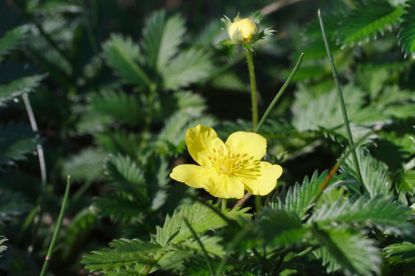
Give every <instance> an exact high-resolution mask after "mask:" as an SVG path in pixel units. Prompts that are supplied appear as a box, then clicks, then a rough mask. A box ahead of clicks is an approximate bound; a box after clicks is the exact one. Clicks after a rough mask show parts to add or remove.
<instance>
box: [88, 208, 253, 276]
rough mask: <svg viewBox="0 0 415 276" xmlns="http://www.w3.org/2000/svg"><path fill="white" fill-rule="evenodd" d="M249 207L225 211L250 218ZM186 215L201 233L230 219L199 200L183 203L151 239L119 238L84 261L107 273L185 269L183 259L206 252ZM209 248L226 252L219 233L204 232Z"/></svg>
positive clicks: (233, 216) (214, 252) (231, 216)
mask: <svg viewBox="0 0 415 276" xmlns="http://www.w3.org/2000/svg"><path fill="white" fill-rule="evenodd" d="M246 211H247V210H246V209H241V210H232V211H229V212H226V213H225V214H224V215H225V216H226V217H225V218H226V219H227V220H228V219H232V220H235V219H239V220H240V219H241V218H244V219H247V218H248V217H249V216H247V214H246ZM184 219H187V221H188V222H189V223H190V224H191V225H192V228H193V229H194V231H196V232H197V233H198V234H199V235H203V234H205V233H206V232H207V231H208V230H217V229H219V228H222V227H224V226H226V225H227V220H225V219H224V218H223V217H221V216H219V215H218V214H216V213H215V212H214V211H213V210H212V209H210V208H208V207H207V206H205V205H203V204H200V203H195V204H193V205H185V206H181V208H180V209H179V210H176V211H175V212H174V213H173V215H172V216H171V217H170V216H167V217H166V220H165V222H164V225H163V226H162V227H159V226H158V227H156V233H155V234H153V235H151V239H150V241H149V242H144V241H140V240H136V239H133V240H125V239H120V240H115V241H113V242H111V243H110V248H108V249H103V250H100V251H95V252H91V253H90V254H88V255H87V256H85V257H84V259H83V263H84V264H85V265H86V267H87V268H88V269H89V270H91V271H100V272H104V273H114V272H118V273H127V274H129V273H148V272H154V271H156V270H160V269H162V270H164V269H173V270H181V269H184V267H183V262H184V261H185V260H186V259H190V258H193V257H194V254H199V255H200V254H202V252H201V249H200V247H198V245H197V243H196V241H195V240H192V239H191V238H192V233H191V231H190V229H189V228H188V227H187V226H186V224H185V221H184ZM200 239H201V242H202V243H203V244H204V246H205V248H206V250H207V252H208V253H209V254H211V255H212V256H216V257H219V256H223V254H224V250H223V248H222V246H221V245H220V244H219V241H220V239H219V238H217V237H209V236H201V238H200Z"/></svg>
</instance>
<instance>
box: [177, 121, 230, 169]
mask: <svg viewBox="0 0 415 276" xmlns="http://www.w3.org/2000/svg"><path fill="white" fill-rule="evenodd" d="M185 140H186V145H187V149H188V151H189V153H190V155H191V156H192V158H193V159H194V160H195V161H196V162H197V163H199V165H202V166H207V167H210V166H211V165H212V161H211V159H209V157H214V156H217V155H225V154H226V153H227V149H226V147H225V144H224V143H223V141H222V140H221V139H219V138H218V135H217V134H216V132H215V130H213V129H212V128H210V127H206V126H202V125H197V126H195V127H193V128H190V129H188V130H187V132H186V138H185Z"/></svg>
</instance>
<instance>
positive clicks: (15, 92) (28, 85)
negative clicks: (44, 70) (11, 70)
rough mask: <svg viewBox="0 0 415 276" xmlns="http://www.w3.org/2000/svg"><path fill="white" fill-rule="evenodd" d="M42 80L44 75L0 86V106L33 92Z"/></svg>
mask: <svg viewBox="0 0 415 276" xmlns="http://www.w3.org/2000/svg"><path fill="white" fill-rule="evenodd" d="M44 78H45V76H44V75H34V76H30V77H24V78H21V79H18V80H14V81H12V82H10V83H8V84H4V85H0V104H1V103H3V102H6V101H10V100H12V99H14V98H16V97H19V96H21V95H23V94H25V93H30V92H32V91H34V90H35V89H36V88H37V87H38V86H39V85H40V82H41V81H42V80H43V79H44Z"/></svg>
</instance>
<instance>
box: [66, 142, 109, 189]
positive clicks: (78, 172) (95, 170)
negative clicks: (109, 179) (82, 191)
mask: <svg viewBox="0 0 415 276" xmlns="http://www.w3.org/2000/svg"><path fill="white" fill-rule="evenodd" d="M106 157H107V154H106V153H105V152H103V151H102V150H99V149H95V148H87V149H84V150H83V151H81V152H79V153H78V154H75V155H72V156H71V157H69V158H68V160H67V161H66V162H65V163H64V165H63V171H64V175H68V174H69V175H71V177H72V178H73V179H74V180H75V181H86V182H92V181H96V180H99V179H102V178H103V172H104V164H105V158H106Z"/></svg>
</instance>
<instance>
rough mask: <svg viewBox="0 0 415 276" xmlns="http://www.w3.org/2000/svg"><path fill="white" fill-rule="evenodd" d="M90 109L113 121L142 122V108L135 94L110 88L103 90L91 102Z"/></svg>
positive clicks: (133, 123) (135, 123)
mask: <svg viewBox="0 0 415 276" xmlns="http://www.w3.org/2000/svg"><path fill="white" fill-rule="evenodd" d="M91 110H92V112H94V113H98V114H100V115H101V116H104V117H110V118H111V119H112V121H114V122H117V123H118V122H121V123H125V124H128V125H132V126H134V125H139V124H141V123H142V122H143V117H144V115H143V109H142V105H141V103H140V101H139V99H138V97H137V96H134V95H129V94H127V93H123V92H115V91H111V90H107V91H103V92H101V93H100V94H99V95H97V96H95V97H94V98H93V99H92V102H91Z"/></svg>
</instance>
